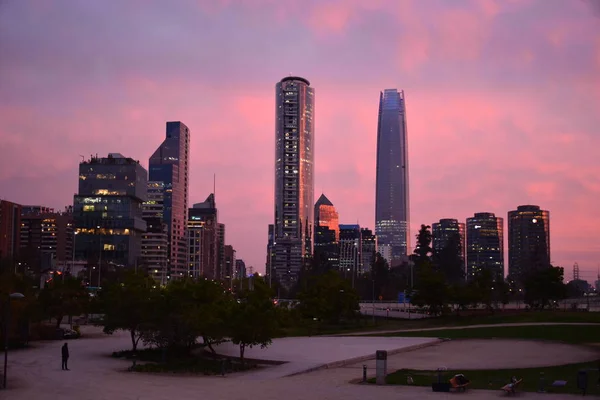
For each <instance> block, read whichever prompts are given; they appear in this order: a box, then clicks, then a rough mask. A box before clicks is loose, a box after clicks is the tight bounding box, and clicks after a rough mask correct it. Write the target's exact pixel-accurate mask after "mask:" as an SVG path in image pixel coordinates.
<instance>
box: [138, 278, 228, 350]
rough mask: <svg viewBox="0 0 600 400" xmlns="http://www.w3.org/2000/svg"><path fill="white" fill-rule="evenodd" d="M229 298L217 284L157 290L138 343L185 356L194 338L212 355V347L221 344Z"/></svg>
mask: <svg viewBox="0 0 600 400" xmlns="http://www.w3.org/2000/svg"><path fill="white" fill-rule="evenodd" d="M231 304H232V296H231V294H230V293H229V292H228V291H226V290H225V289H224V288H223V287H222V286H221V284H220V283H218V282H214V281H211V280H206V279H204V278H200V279H198V280H193V279H189V278H185V279H179V280H175V281H173V282H171V283H169V284H168V285H167V286H166V288H164V289H161V291H160V294H159V295H158V296H157V297H156V303H155V305H154V310H153V318H152V320H151V329H149V330H148V333H147V334H144V336H143V338H142V340H143V341H144V342H145V343H148V344H153V345H156V346H159V347H163V348H170V349H172V350H175V351H181V352H184V353H189V352H190V351H191V349H192V347H193V346H194V345H195V344H196V341H197V338H198V337H203V339H204V344H205V345H206V346H207V347H208V348H209V349H210V350H211V351H213V353H214V349H213V347H212V345H213V344H215V343H219V342H221V341H223V340H224V337H225V335H226V334H227V320H228V317H229V314H230V307H231Z"/></svg>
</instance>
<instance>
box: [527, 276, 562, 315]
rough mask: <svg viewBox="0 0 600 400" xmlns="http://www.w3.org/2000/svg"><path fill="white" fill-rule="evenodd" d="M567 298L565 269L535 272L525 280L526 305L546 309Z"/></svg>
mask: <svg viewBox="0 0 600 400" xmlns="http://www.w3.org/2000/svg"><path fill="white" fill-rule="evenodd" d="M565 296H566V285H565V284H564V269H563V268H561V267H553V266H549V267H546V268H539V269H535V270H533V271H532V272H531V273H529V274H528V275H527V276H526V278H525V303H527V304H528V305H529V306H530V307H531V308H540V309H542V310H543V309H544V308H545V307H547V306H549V305H552V304H553V302H554V301H558V300H562V299H564V298H565Z"/></svg>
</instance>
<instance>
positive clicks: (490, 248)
mask: <svg viewBox="0 0 600 400" xmlns="http://www.w3.org/2000/svg"><path fill="white" fill-rule="evenodd" d="M484 269H488V270H490V271H491V273H492V276H493V278H494V279H495V280H497V281H501V280H504V220H503V219H502V218H501V217H496V215H494V213H488V212H481V213H475V215H474V216H473V217H471V218H467V280H472V279H473V278H474V277H475V276H476V275H477V274H478V273H479V272H480V271H482V270H484Z"/></svg>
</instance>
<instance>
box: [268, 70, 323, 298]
mask: <svg viewBox="0 0 600 400" xmlns="http://www.w3.org/2000/svg"><path fill="white" fill-rule="evenodd" d="M275 96H276V108H275V115H276V118H275V224H274V225H275V226H274V230H275V231H274V233H275V234H274V243H275V244H274V253H275V257H274V258H275V260H273V263H274V264H273V265H274V268H273V270H274V273H275V275H276V277H277V279H278V280H279V282H280V283H281V284H282V286H284V287H287V288H290V287H291V286H292V285H293V284H294V283H295V282H297V280H298V276H299V274H300V270H301V269H302V267H303V265H305V263H306V260H307V259H309V258H310V257H311V255H312V250H313V240H312V235H313V222H314V209H313V205H314V193H313V192H314V125H313V119H314V89H313V88H312V87H310V83H309V81H308V80H306V79H304V78H300V77H293V76H290V77H286V78H283V79H282V80H281V81H280V82H278V83H277V85H276V91H275Z"/></svg>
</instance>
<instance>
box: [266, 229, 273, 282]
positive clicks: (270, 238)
mask: <svg viewBox="0 0 600 400" xmlns="http://www.w3.org/2000/svg"><path fill="white" fill-rule="evenodd" d="M268 232H269V233H268V237H267V260H266V263H265V274H266V275H267V276H268V280H269V282H270V284H271V285H272V283H273V275H274V274H275V270H274V269H273V270H272V269H271V266H273V268H274V265H273V264H274V261H275V225H273V224H269V228H268Z"/></svg>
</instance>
